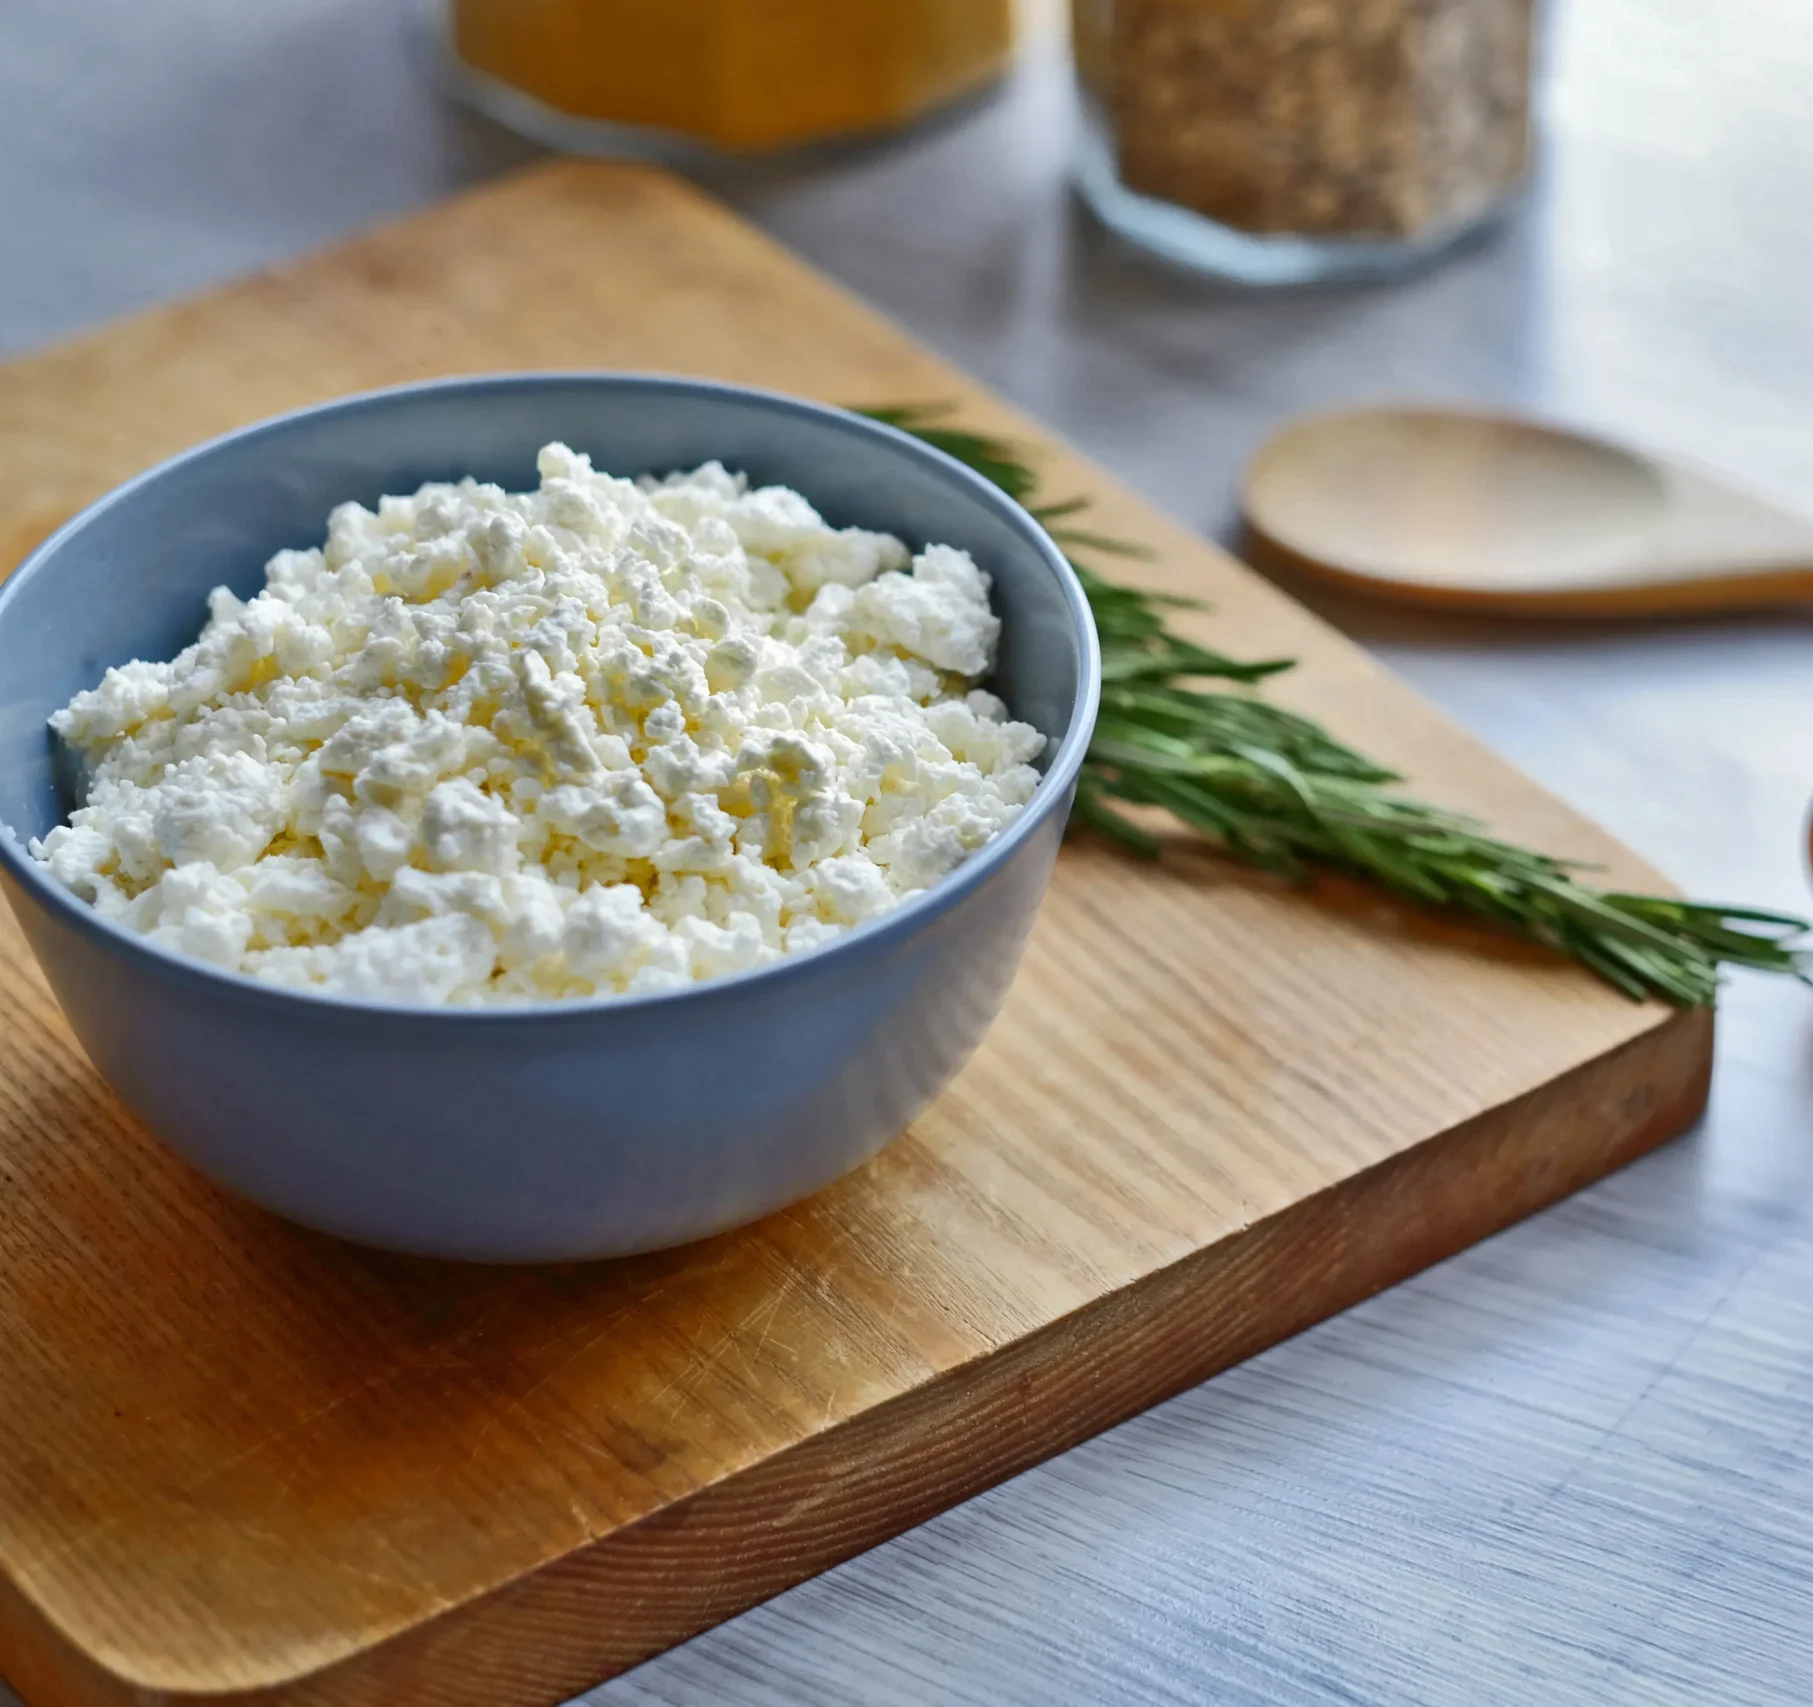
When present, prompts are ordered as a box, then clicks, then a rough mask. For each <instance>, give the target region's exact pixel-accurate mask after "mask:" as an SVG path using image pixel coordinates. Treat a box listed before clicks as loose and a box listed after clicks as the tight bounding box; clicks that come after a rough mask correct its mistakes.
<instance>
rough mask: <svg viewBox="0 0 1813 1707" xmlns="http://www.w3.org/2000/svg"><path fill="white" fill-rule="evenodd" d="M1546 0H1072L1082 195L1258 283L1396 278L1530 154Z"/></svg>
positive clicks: (1477, 215)
mask: <svg viewBox="0 0 1813 1707" xmlns="http://www.w3.org/2000/svg"><path fill="white" fill-rule="evenodd" d="M1533 7H1534V0H1074V3H1073V14H1072V15H1073V21H1074V28H1075V45H1076V63H1077V72H1078V80H1079V83H1080V86H1081V90H1082V97H1083V107H1084V128H1083V140H1082V149H1081V155H1080V158H1079V161H1078V167H1077V176H1078V182H1079V187H1080V188H1081V190H1082V192H1083V195H1084V197H1085V199H1086V200H1087V201H1088V202H1089V204H1090V206H1091V207H1093V208H1094V210H1095V212H1096V213H1097V214H1098V215H1099V216H1100V217H1101V218H1102V220H1103V221H1104V222H1105V223H1106V224H1108V225H1109V226H1111V227H1112V228H1113V229H1114V230H1116V231H1118V232H1120V233H1121V234H1122V235H1124V236H1126V237H1128V238H1130V239H1132V240H1133V241H1134V242H1136V243H1140V244H1143V245H1144V246H1146V247H1147V248H1149V249H1153V250H1156V251H1158V252H1159V253H1160V254H1163V255H1166V256H1168V257H1170V258H1171V259H1173V260H1176V261H1180V262H1183V263H1184V264H1186V265H1189V266H1194V267H1197V268H1200V269H1203V270H1205V271H1209V272H1214V273H1219V274H1222V275H1224V276H1227V277H1231V278H1235V279H1239V280H1242V281H1244V282H1247V283H1252V284H1293V283H1304V282H1308V281H1310V280H1314V279H1322V278H1330V277H1337V276H1343V275H1348V276H1351V275H1359V274H1368V273H1373V274H1376V273H1387V272H1394V271H1398V270H1401V269H1404V268H1407V267H1409V266H1413V265H1415V264H1417V263H1419V262H1421V261H1424V260H1426V259H1429V258H1431V257H1433V256H1435V255H1437V254H1440V253H1441V252H1442V251H1443V250H1445V249H1448V248H1450V247H1451V246H1452V245H1454V244H1455V243H1456V242H1458V241H1459V240H1461V239H1462V238H1464V237H1465V236H1466V235H1468V234H1469V233H1470V232H1472V231H1474V230H1476V229H1478V228H1479V227H1480V226H1481V225H1483V224H1485V223H1486V222H1488V221H1489V220H1491V219H1492V218H1493V217H1494V216H1495V215H1496V214H1498V213H1499V212H1500V211H1501V210H1502V209H1503V208H1504V207H1505V205H1506V204H1507V203H1508V201H1509V200H1510V198H1511V197H1512V196H1513V195H1514V194H1515V192H1516V191H1517V189H1518V188H1519V187H1520V186H1521V184H1522V183H1523V180H1524V177H1525V174H1526V172H1527V169H1528V163H1529V152H1530V82H1531V39H1532V35H1533V17H1532V14H1533Z"/></svg>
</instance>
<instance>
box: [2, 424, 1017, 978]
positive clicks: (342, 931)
mask: <svg viewBox="0 0 1813 1707" xmlns="http://www.w3.org/2000/svg"><path fill="white" fill-rule="evenodd" d="M540 472H541V486H540V489H539V490H538V491H534V492H528V493H507V492H504V491H503V490H501V489H500V488H499V487H496V486H491V485H484V484H480V483H479V482H476V481H473V480H465V481H462V482H460V483H459V484H458V485H457V486H455V485H430V486H424V487H423V488H422V489H421V491H419V492H417V493H416V494H415V495H414V496H413V497H408V498H385V499H383V500H381V501H380V502H379V504H378V507H377V510H376V511H375V512H374V511H371V510H367V509H365V508H363V507H362V506H360V505H358V504H343V505H342V506H340V508H338V509H337V510H335V511H334V513H333V515H332V516H331V517H330V519H329V523H328V535H327V544H326V546H325V547H324V548H323V549H322V550H319V551H283V552H279V553H278V554H277V556H276V557H274V558H273V559H272V560H271V562H270V564H269V566H268V567H267V569H266V571H265V587H264V590H263V591H262V592H260V593H259V594H258V595H257V596H256V597H254V598H253V599H251V600H250V601H247V602H242V601H241V600H239V599H237V598H235V597H234V596H233V594H232V593H230V592H228V591H226V590H225V589H224V588H222V589H218V590H217V591H216V592H215V593H214V594H213V596H212V598H211V599H210V601H209V616H208V621H207V625H206V626H205V627H204V628H203V630H202V633H201V637H200V639H198V640H197V641H196V642H195V644H194V645H193V646H190V647H189V648H188V649H187V650H186V651H184V652H183V653H182V654H181V655H180V656H179V657H177V658H175V659H173V660H171V661H170V662H169V663H165V664H147V663H142V662H136V661H135V662H133V663H130V664H126V665H123V666H121V667H120V668H118V669H114V670H109V671H108V672H107V675H106V678H105V679H104V680H103V681H102V682H101V684H100V685H99V686H98V687H96V688H93V689H90V690H89V691H87V692H85V693H81V694H78V695H77V696H76V697H75V699H74V700H73V701H71V703H70V704H69V705H68V706H67V707H66V708H65V709H64V710H62V711H59V712H58V713H57V714H56V715H55V716H54V717H53V718H52V719H51V726H52V728H53V729H54V731H55V732H56V734H57V736H58V737H60V738H61V740H63V741H64V742H65V743H66V744H67V745H68V746H69V747H71V748H72V749H74V750H75V751H76V752H77V753H78V754H80V756H81V757H82V758H83V759H84V760H85V762H86V765H87V769H88V775H89V778H90V783H89V790H88V795H87V799H86V801H85V803H84V804H83V805H82V806H81V807H80V808H79V809H78V810H77V811H76V812H75V813H74V814H73V815H72V816H71V819H70V822H69V823H68V824H67V825H64V826H61V827H59V828H57V829H55V830H53V831H52V832H51V833H50V834H49V835H48V836H46V837H44V839H43V840H42V841H41V842H37V841H34V842H33V843H32V845H31V851H32V853H33V855H34V856H35V857H36V858H38V859H39V860H41V861H42V862H43V863H44V865H45V866H46V868H47V869H48V870H49V872H50V873H51V874H52V875H53V876H54V877H55V878H56V879H57V880H58V881H59V882H61V883H63V884H65V885H67V886H68V887H69V888H70V889H71V890H73V891H74V892H75V893H76V894H77V895H79V896H81V897H83V898H84V899H85V900H88V901H90V902H92V903H93V904H94V905H95V907H96V908H98V909H99V910H100V911H101V912H102V913H103V914H104V915H106V916H107V917H108V918H110V919H112V920H114V921H115V922H116V923H118V924H120V925H123V926H125V927H126V928H128V929H130V930H134V931H138V932H141V933H143V934H144V935H145V936H148V937H150V938H151V939H152V940H153V941H156V942H158V943H161V944H164V945H165V946H167V947H169V948H171V949H174V950H176V951H178V952H179V953H182V954H186V955H191V956H193V957H195V958H196V959H199V960H205V961H208V962H210V963H212V964H214V965H216V966H222V967H228V968H233V969H236V970H239V971H242V972H247V973H250V974H251V975H253V976H254V977H257V978H261V979H265V980H267V981H269V982H271V983H275V984H282V985H288V986H294V987H302V988H312V989H317V990H323V991H333V992H337V993H340V994H344V995H347V996H352V997H357V998H362V999H368V1000H376V1001H386V1002H398V1003H411V1004H455V1005H461V1006H469V1005H475V1004H488V1003H518V1002H530V1001H547V1000H556V999H560V998H567V997H589V996H610V995H615V994H627V993H637V992H642V991H652V990H666V989H673V988H677V987H680V986H683V985H686V984H688V983H691V982H693V981H696V980H699V979H704V978H713V977H718V976H720V975H722V974H725V973H731V972H739V971H744V970H747V969H749V968H752V967H757V966H761V965H764V964H766V963H767V962H769V961H772V960H776V959H778V958H779V957H781V956H782V955H784V954H789V953H795V952H798V951H800V950H802V949H808V948H814V947H816V946H818V945H819V944H821V943H824V942H828V941H830V940H832V939H833V938H835V937H836V936H838V935H839V934H841V933H842V932H844V931H847V930H849V929H850V928H851V927H852V926H855V925H859V924H861V923H862V922H863V921H864V920H867V919H872V918H874V917H876V916H877V915H878V914H882V913H885V912H887V911H888V910H889V909H890V908H892V907H895V906H898V905H899V904H900V902H902V901H903V900H905V899H906V898H907V897H908V896H911V895H914V894H916V893H918V892H919V891H921V890H923V889H925V888H927V887H928V886H929V885H931V884H934V883H936V882H937V881H938V880H939V879H940V878H942V877H944V876H945V875H946V874H947V873H949V872H950V871H952V870H954V869H955V868H956V867H957V866H958V865H960V864H961V863H962V862H963V860H965V859H966V858H967V857H968V856H969V855H971V854H973V853H974V852H975V851H976V850H977V849H978V848H980V847H982V846H983V845H984V844H986V843H987V842H988V841H989V840H990V839H991V838H992V837H994V836H996V835H998V834H999V833H1000V832H1001V830H1003V829H1004V828H1005V827H1006V826H1007V825H1008V824H1010V823H1012V821H1013V820H1014V818H1015V817H1016V816H1017V815H1018V814H1019V812H1020V811H1021V809H1022V808H1023V807H1024V806H1025V805H1026V803H1027V801H1028V800H1029V799H1030V797H1031V795H1032V792H1033V789H1034V788H1035V786H1036V785H1037V782H1038V773H1037V772H1036V771H1035V770H1034V769H1033V763H1032V762H1033V760H1034V759H1036V758H1037V757H1038V756H1039V755H1040V753H1041V752H1042V751H1043V749H1044V746H1045V741H1044V737H1043V736H1042V735H1040V734H1039V732H1038V731H1037V730H1035V729H1032V728H1030V727H1029V726H1027V725H1026V724H1024V723H1015V722H1012V721H1010V720H1009V719H1008V716H1007V711H1006V707H1005V706H1003V705H1002V704H1001V702H1000V701H999V700H998V699H996V698H995V697H994V696H993V695H991V694H989V693H986V692H982V691H978V690H977V689H976V688H975V683H976V681H977V680H978V679H980V678H981V677H983V676H984V675H986V674H987V673H988V671H989V669H990V667H991V665H992V663H993V658H994V650H995V644H996V640H997V638H998V636H999V633H1000V622H999V620H998V619H997V618H996V617H995V615H994V614H993V612H992V611H991V610H990V608H989V600H988V594H989V579H988V576H987V575H986V574H984V573H983V572H982V570H981V569H979V568H978V567H977V566H976V564H975V563H974V562H973V561H972V560H971V559H970V557H969V556H968V555H967V554H966V553H964V552H961V551H957V550H954V549H952V548H951V547H949V546H943V545H933V546H929V547H927V548H926V550H924V551H923V552H921V553H920V554H919V555H918V556H917V557H914V556H912V555H911V554H910V553H909V552H908V550H907V548H906V547H905V546H904V545H902V544H901V542H900V541H899V540H897V539H893V538H891V537H889V536H888V535H886V534H878V533H866V532H864V531H862V530H861V529H858V528H845V529H841V530H839V529H834V528H831V527H828V526H827V525H826V524H825V522H824V521H823V520H822V519H821V518H820V517H819V515H818V514H817V512H816V511H815V510H814V509H813V508H812V506H811V505H810V504H809V503H807V501H806V500H805V499H804V498H803V497H801V496H800V495H799V494H798V493H797V492H791V491H787V490H785V489H784V488H779V487H768V488H762V489H757V490H752V489H751V488H750V487H749V485H748V482H747V481H746V480H745V479H744V478H743V477H742V476H740V475H735V474H731V473H728V472H726V471H725V470H724V469H723V468H722V467H721V466H719V465H718V464H716V463H708V464H706V465H705V466H704V467H703V468H700V469H696V470H694V471H693V472H692V473H690V474H676V475H673V476H671V477H670V478H668V479H666V480H662V481H654V480H643V481H640V482H634V481H629V480H620V479H615V478H613V477H612V476H610V475H607V474H601V473H598V472H597V471H595V470H594V469H593V468H592V466H591V463H590V462H589V461H588V460H587V459H586V458H585V457H584V456H581V455H578V454H576V453H575V452H573V451H571V450H569V449H568V448H567V447H566V446H565V445H559V444H554V445H549V446H548V447H547V448H546V449H545V450H544V451H543V452H542V453H541V457H540Z"/></svg>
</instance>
